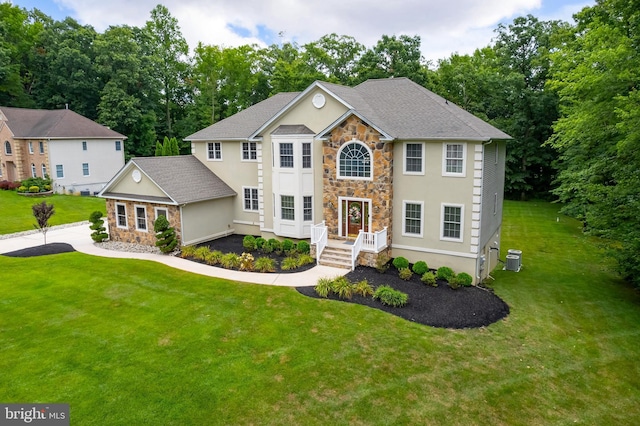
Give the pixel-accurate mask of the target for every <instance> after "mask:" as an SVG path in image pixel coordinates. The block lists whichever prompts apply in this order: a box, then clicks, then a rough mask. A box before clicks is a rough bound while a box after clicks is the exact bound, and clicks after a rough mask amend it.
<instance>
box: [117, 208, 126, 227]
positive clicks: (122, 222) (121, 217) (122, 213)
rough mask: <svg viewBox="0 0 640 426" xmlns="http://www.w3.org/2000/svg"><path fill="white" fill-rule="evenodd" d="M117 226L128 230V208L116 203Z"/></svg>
mask: <svg viewBox="0 0 640 426" xmlns="http://www.w3.org/2000/svg"><path fill="white" fill-rule="evenodd" d="M116 225H117V226H118V228H127V206H126V205H124V204H120V203H116Z"/></svg>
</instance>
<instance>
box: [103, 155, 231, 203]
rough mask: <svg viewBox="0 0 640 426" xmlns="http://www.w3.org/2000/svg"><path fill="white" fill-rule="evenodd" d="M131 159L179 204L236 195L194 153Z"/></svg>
mask: <svg viewBox="0 0 640 426" xmlns="http://www.w3.org/2000/svg"><path fill="white" fill-rule="evenodd" d="M131 162H132V163H133V164H135V165H136V166H137V167H138V168H139V169H140V170H142V172H144V173H145V174H146V175H147V176H148V177H149V178H150V179H151V180H153V181H154V182H155V183H156V185H158V186H159V187H160V189H162V190H163V191H164V192H165V193H166V194H167V195H168V196H169V197H171V199H172V200H174V201H175V202H176V203H178V204H188V203H195V202H198V201H205V200H213V199H216V198H224V197H232V196H234V195H237V194H236V192H235V191H234V190H233V189H231V187H229V185H227V184H226V183H225V182H224V181H223V180H222V179H220V178H219V177H218V176H217V175H216V174H215V173H213V172H212V171H211V170H209V169H208V168H207V166H205V165H204V164H202V163H201V162H200V161H199V160H198V159H197V158H196V157H194V156H193V155H177V156H170V157H136V158H132V159H131ZM105 195H106V194H105Z"/></svg>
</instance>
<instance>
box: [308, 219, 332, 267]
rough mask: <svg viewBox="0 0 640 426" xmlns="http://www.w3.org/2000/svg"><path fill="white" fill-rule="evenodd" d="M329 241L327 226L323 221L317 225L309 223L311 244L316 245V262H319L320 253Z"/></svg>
mask: <svg viewBox="0 0 640 426" xmlns="http://www.w3.org/2000/svg"><path fill="white" fill-rule="evenodd" d="M328 242H329V237H328V231H327V226H326V225H325V221H324V220H323V221H322V223H319V224H318V225H311V244H315V245H316V264H320V255H321V254H322V252H323V251H324V249H325V247H327V244H328Z"/></svg>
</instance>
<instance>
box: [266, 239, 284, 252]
mask: <svg viewBox="0 0 640 426" xmlns="http://www.w3.org/2000/svg"><path fill="white" fill-rule="evenodd" d="M268 243H269V245H270V246H271V252H273V251H275V252H276V253H282V244H281V243H280V241H278V240H276V239H275V238H269V241H268ZM271 252H269V253H271Z"/></svg>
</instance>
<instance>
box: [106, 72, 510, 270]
mask: <svg viewBox="0 0 640 426" xmlns="http://www.w3.org/2000/svg"><path fill="white" fill-rule="evenodd" d="M507 139H510V137H509V136H508V135H507V134H505V133H503V132H502V131H500V130H498V129H496V128H495V127H493V126H491V125H489V124H488V123H486V122H484V121H482V120H481V119H479V118H477V117H475V116H473V115H472V114H470V113H468V112H466V111H464V110H463V109H461V108H459V107H458V106H456V105H454V104H452V103H450V102H447V101H446V100H445V99H443V98H441V97H440V96H438V95H436V94H434V93H432V92H430V91H428V90H427V89H425V88H423V87H421V86H419V85H417V84H416V83H413V82H412V81H410V80H408V79H406V78H394V79H380V80H368V81H366V82H364V83H362V84H360V85H358V86H356V87H353V88H351V87H345V86H340V85H336V84H331V83H324V82H315V83H313V84H312V85H310V86H309V87H308V88H307V89H305V90H304V91H303V92H299V93H280V94H278V95H275V96H273V97H271V98H269V99H267V100H265V101H263V102H260V103H258V104H256V105H254V106H252V107H250V108H247V109H246V110H243V111H241V112H239V113H237V114H235V115H234V116H232V117H229V118H227V119H225V120H222V121H220V122H218V123H216V124H213V125H212V126H209V127H207V128H205V129H203V130H201V131H199V132H197V133H195V134H193V135H190V136H189V137H187V138H186V140H189V141H191V151H192V155H193V158H195V159H197V160H199V162H200V163H202V164H204V165H205V166H206V167H207V168H208V169H210V170H211V171H213V172H214V173H215V175H216V176H217V177H218V178H219V179H221V180H222V181H224V182H226V184H228V185H229V187H230V188H231V189H232V190H233V191H234V192H236V193H237V194H239V195H238V196H237V197H233V198H230V199H229V203H230V204H229V206H228V207H226V208H225V209H222V208H221V207H217V208H216V210H215V211H211V212H208V214H207V217H209V218H211V220H214V221H219V229H224V230H225V231H226V232H234V233H238V234H251V235H261V236H263V237H265V238H270V237H278V238H292V239H310V240H311V243H312V244H313V248H314V250H315V253H316V254H317V255H318V257H320V263H323V262H326V263H336V262H338V260H337V259H333V260H332V259H331V257H332V256H339V255H337V254H335V250H336V249H337V248H335V247H331V246H336V247H342V248H343V249H346V251H347V256H346V258H347V261H346V264H347V266H349V267H352V266H353V265H354V264H356V263H360V264H367V265H374V264H375V261H376V259H377V258H378V256H380V254H381V253H384V254H386V255H388V256H391V257H397V256H404V257H406V258H407V259H408V260H409V261H410V262H416V261H418V260H424V261H426V262H427V263H428V265H429V266H430V267H432V268H437V267H440V266H450V267H452V268H453V269H454V270H455V271H456V272H463V271H464V272H467V273H469V274H471V275H472V276H474V277H476V282H477V281H480V280H482V279H484V278H485V277H487V275H488V274H489V272H490V270H491V269H492V268H493V267H495V266H496V263H497V259H498V249H499V245H500V231H501V224H502V202H503V190H504V170H505V167H504V165H505V145H506V143H505V141H506V140H507ZM167 161H170V160H167ZM164 169H165V170H167V174H171V173H172V172H171V171H169V169H170V167H165V168H164ZM156 183H157V182H156ZM110 185H111V184H110ZM199 187H204V186H203V185H200V186H199ZM190 190H191V189H190ZM114 214H115V211H113V209H112V210H110V211H109V215H110V220H112V219H111V217H114ZM185 219H186V218H185V217H183V226H185V225H186V221H185ZM219 229H216V230H215V231H216V233H213V231H212V230H210V229H202V231H201V232H200V236H199V237H198V236H195V237H194V238H190V239H189V240H186V239H184V238H183V241H182V243H183V244H186V243H189V242H195V241H204V240H206V239H210V238H211V237H214V236H216V235H222V234H221V233H220V232H221V231H219ZM332 242H333V244H332ZM338 242H339V243H338ZM345 242H346V243H347V244H345ZM327 245H328V246H330V247H331V248H325V247H327ZM352 256H353V260H352V258H351V257H352Z"/></svg>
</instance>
